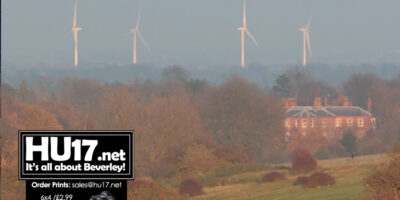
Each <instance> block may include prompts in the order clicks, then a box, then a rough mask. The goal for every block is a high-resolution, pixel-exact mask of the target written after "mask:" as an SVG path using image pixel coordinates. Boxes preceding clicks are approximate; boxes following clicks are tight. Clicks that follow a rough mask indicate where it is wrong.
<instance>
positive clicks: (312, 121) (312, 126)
mask: <svg viewBox="0 0 400 200" xmlns="http://www.w3.org/2000/svg"><path fill="white" fill-rule="evenodd" d="M311 128H314V120H313V119H312V120H311Z"/></svg>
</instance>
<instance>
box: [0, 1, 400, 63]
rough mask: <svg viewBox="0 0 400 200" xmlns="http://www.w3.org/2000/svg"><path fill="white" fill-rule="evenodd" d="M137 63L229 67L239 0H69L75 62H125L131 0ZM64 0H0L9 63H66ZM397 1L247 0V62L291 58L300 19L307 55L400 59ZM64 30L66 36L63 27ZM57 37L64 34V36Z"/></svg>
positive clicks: (236, 58) (234, 58) (235, 57)
mask: <svg viewBox="0 0 400 200" xmlns="http://www.w3.org/2000/svg"><path fill="white" fill-rule="evenodd" d="M140 4H142V6H143V15H142V22H141V33H142V34H143V36H144V38H145V39H146V40H147V42H148V43H149V45H150V47H151V51H148V50H147V49H146V48H145V47H144V45H143V44H142V43H141V42H139V44H138V63H154V64H159V65H165V64H171V63H176V64H182V65H189V66H203V65H210V66H212V65H225V64H226V65H232V64H234V65H239V64H240V32H239V31H238V30H236V28H237V27H238V26H241V19H242V6H243V1H242V0H142V1H139V0H78V26H79V27H82V28H83V30H82V31H80V32H79V61H80V64H81V65H84V63H120V64H124V63H129V62H131V60H132V36H131V35H129V36H126V35H125V34H126V33H127V32H128V31H129V30H130V29H131V28H133V27H134V26H135V22H136V17H137V13H138V8H139V5H140ZM73 5H74V1H73V0H34V1H32V0H4V1H3V5H2V8H3V13H2V14H3V24H2V26H3V38H2V39H3V55H4V57H3V58H4V59H5V62H6V63H8V64H16V65H27V64H29V65H40V64H44V65H58V66H62V65H64V66H66V65H68V66H72V65H73V37H72V32H69V31H70V30H71V28H72V17H73ZM399 11H400V1H399V0H248V1H247V13H248V15H247V19H248V29H249V30H250V32H251V33H252V34H253V35H254V37H255V38H256V39H257V41H258V42H259V46H258V47H255V46H254V45H253V44H252V43H251V41H250V39H249V38H246V59H247V60H246V62H247V63H300V61H301V48H302V33H301V32H300V31H299V28H300V27H301V26H303V25H304V24H305V22H306V20H307V19H308V17H309V16H310V15H311V14H312V15H313V21H312V24H311V27H310V36H311V46H312V49H313V58H312V59H310V60H309V61H310V62H329V63H354V64H357V63H361V62H400V12H399ZM66 34H68V35H66ZM65 36H66V37H65Z"/></svg>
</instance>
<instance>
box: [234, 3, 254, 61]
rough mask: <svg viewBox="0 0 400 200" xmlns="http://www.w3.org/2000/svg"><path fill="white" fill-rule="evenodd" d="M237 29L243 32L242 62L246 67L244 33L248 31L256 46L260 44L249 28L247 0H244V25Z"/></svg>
mask: <svg viewBox="0 0 400 200" xmlns="http://www.w3.org/2000/svg"><path fill="white" fill-rule="evenodd" d="M237 30H239V31H241V33H242V63H241V65H242V67H243V68H244V67H245V64H244V33H245V32H246V34H247V35H248V36H249V38H250V39H251V40H252V41H253V43H254V44H255V45H256V46H258V43H257V41H256V39H255V38H254V37H253V35H252V34H251V33H250V32H249V30H248V29H247V23H246V0H244V6H243V26H242V27H238V28H237Z"/></svg>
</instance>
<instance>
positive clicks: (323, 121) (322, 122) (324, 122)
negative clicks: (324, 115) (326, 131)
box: [321, 119, 326, 128]
mask: <svg viewBox="0 0 400 200" xmlns="http://www.w3.org/2000/svg"><path fill="white" fill-rule="evenodd" d="M321 124H322V128H326V119H323V120H322V121H321Z"/></svg>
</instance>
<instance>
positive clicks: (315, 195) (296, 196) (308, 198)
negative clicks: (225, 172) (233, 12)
mask: <svg viewBox="0 0 400 200" xmlns="http://www.w3.org/2000/svg"><path fill="white" fill-rule="evenodd" d="M386 159H387V157H386V156H385V155H369V156H360V157H356V158H355V160H354V161H352V160H350V159H347V158H341V159H334V160H325V161H319V165H320V166H321V170H322V171H324V172H327V173H329V174H331V175H332V176H333V177H335V179H336V185H333V186H326V187H320V188H315V189H305V188H302V187H301V186H293V185H292V183H293V181H294V180H295V179H296V178H297V175H292V174H290V173H289V172H288V170H280V171H281V172H284V173H286V175H287V180H285V181H281V182H275V183H261V181H260V180H261V177H262V175H263V174H265V173H266V172H268V171H258V172H249V173H243V174H238V175H233V176H230V177H228V178H229V179H232V180H237V181H233V183H236V184H229V185H224V186H215V187H206V188H204V191H205V193H206V194H205V195H202V196H199V197H196V198H193V199H198V200H200V199H204V200H206V199H207V200H208V199H209V200H211V199H216V200H217V199H268V200H300V199H302V200H314V199H315V200H347V199H349V200H350V199H360V198H362V197H365V195H366V194H365V188H364V185H363V183H362V181H363V179H364V178H365V177H366V176H368V175H369V174H370V173H371V170H372V169H373V168H374V166H376V165H377V164H379V163H381V162H383V161H384V160H386ZM287 165H289V164H287Z"/></svg>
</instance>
